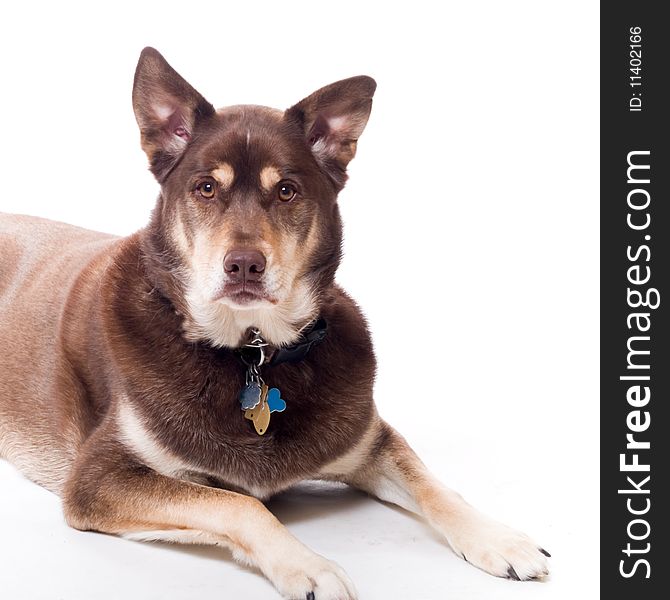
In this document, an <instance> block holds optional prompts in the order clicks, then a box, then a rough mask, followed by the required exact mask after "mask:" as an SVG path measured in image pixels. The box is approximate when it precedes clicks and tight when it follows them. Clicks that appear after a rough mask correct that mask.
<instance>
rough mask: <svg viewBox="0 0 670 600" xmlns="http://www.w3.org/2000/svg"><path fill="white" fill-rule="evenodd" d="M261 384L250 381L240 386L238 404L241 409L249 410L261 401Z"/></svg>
mask: <svg viewBox="0 0 670 600" xmlns="http://www.w3.org/2000/svg"><path fill="white" fill-rule="evenodd" d="M261 392H262V389H261V384H260V383H258V382H257V381H251V382H249V383H248V384H247V385H246V386H244V387H243V388H242V391H241V392H240V404H241V405H242V410H250V409H252V408H255V407H256V406H258V403H259V402H260V401H261Z"/></svg>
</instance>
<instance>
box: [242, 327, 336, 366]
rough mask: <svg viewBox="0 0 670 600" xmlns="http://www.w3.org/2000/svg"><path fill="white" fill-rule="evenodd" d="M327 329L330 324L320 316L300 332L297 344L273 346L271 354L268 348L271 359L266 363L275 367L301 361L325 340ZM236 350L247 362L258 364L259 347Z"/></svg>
mask: <svg viewBox="0 0 670 600" xmlns="http://www.w3.org/2000/svg"><path fill="white" fill-rule="evenodd" d="M327 329H328V324H327V323H326V320H325V319H324V318H321V317H320V318H318V319H317V320H316V321H314V322H313V323H312V324H311V325H309V326H308V327H307V328H306V329H305V330H304V331H303V332H302V333H301V334H300V339H299V340H298V341H297V342H296V343H295V344H291V345H290V346H286V347H279V348H272V350H274V351H273V352H272V353H271V354H270V352H267V350H268V349H267V348H266V352H267V354H268V355H269V356H270V359H269V360H267V362H266V364H268V365H269V366H271V367H273V366H276V365H280V364H282V363H287V362H290V363H296V362H300V361H301V360H302V359H304V358H305V356H307V354H308V353H309V351H310V350H311V349H312V347H313V346H316V345H317V344H319V343H321V342H322V341H323V340H324V338H325V337H326V332H327ZM270 348H271V347H270ZM236 352H237V353H238V354H239V356H240V358H241V359H242V361H243V362H244V363H245V364H252V363H255V364H257V361H258V357H259V354H258V352H259V351H258V349H256V348H244V347H243V348H238V349H237V350H236Z"/></svg>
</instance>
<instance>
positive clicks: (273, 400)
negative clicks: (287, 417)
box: [266, 388, 286, 413]
mask: <svg viewBox="0 0 670 600" xmlns="http://www.w3.org/2000/svg"><path fill="white" fill-rule="evenodd" d="M266 402H267V403H268V408H269V409H270V413H273V412H284V409H285V408H286V402H284V400H282V398H281V392H280V391H279V390H278V389H277V388H271V389H270V391H269V392H268V396H267V398H266Z"/></svg>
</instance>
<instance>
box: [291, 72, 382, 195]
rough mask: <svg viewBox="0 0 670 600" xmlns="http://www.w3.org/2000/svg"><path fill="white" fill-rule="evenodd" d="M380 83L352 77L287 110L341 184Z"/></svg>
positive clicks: (324, 167) (316, 93) (332, 175)
mask: <svg viewBox="0 0 670 600" xmlns="http://www.w3.org/2000/svg"><path fill="white" fill-rule="evenodd" d="M376 87H377V84H376V83H375V80H374V79H372V77H367V76H365V75H360V76H358V77H350V78H349V79H343V80H342V81H337V82H336V83H331V84H330V85H327V86H326V87H323V88H321V89H320V90H317V91H316V92H314V93H313V94H312V95H310V96H307V98H305V99H304V100H301V101H300V102H298V104H296V105H295V106H292V107H291V108H289V109H288V110H287V111H286V118H287V119H289V120H293V121H295V122H297V123H298V124H299V125H300V127H302V130H303V132H304V135H305V140H306V142H307V144H308V145H309V146H310V148H311V150H312V153H313V154H314V156H315V158H316V160H317V162H318V163H319V164H320V165H321V167H322V168H323V169H324V170H325V171H326V172H327V173H328V174H329V175H330V176H331V177H332V178H333V180H334V181H335V182H336V183H337V184H338V185H339V186H343V185H344V183H345V181H346V179H347V175H346V168H347V165H348V164H349V161H350V160H351V159H352V158H353V157H354V155H355V154H356V142H357V141H358V138H359V137H360V135H361V134H362V133H363V129H365V125H366V124H367V122H368V117H369V116H370V110H371V109H372V96H374V93H375V89H376Z"/></svg>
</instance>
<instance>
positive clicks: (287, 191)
mask: <svg viewBox="0 0 670 600" xmlns="http://www.w3.org/2000/svg"><path fill="white" fill-rule="evenodd" d="M296 193H297V192H296V190H295V188H294V187H293V186H292V185H291V184H290V183H280V184H279V187H278V188H277V197H278V198H279V199H280V200H281V201H282V202H289V201H291V200H293V198H295V195H296Z"/></svg>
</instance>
